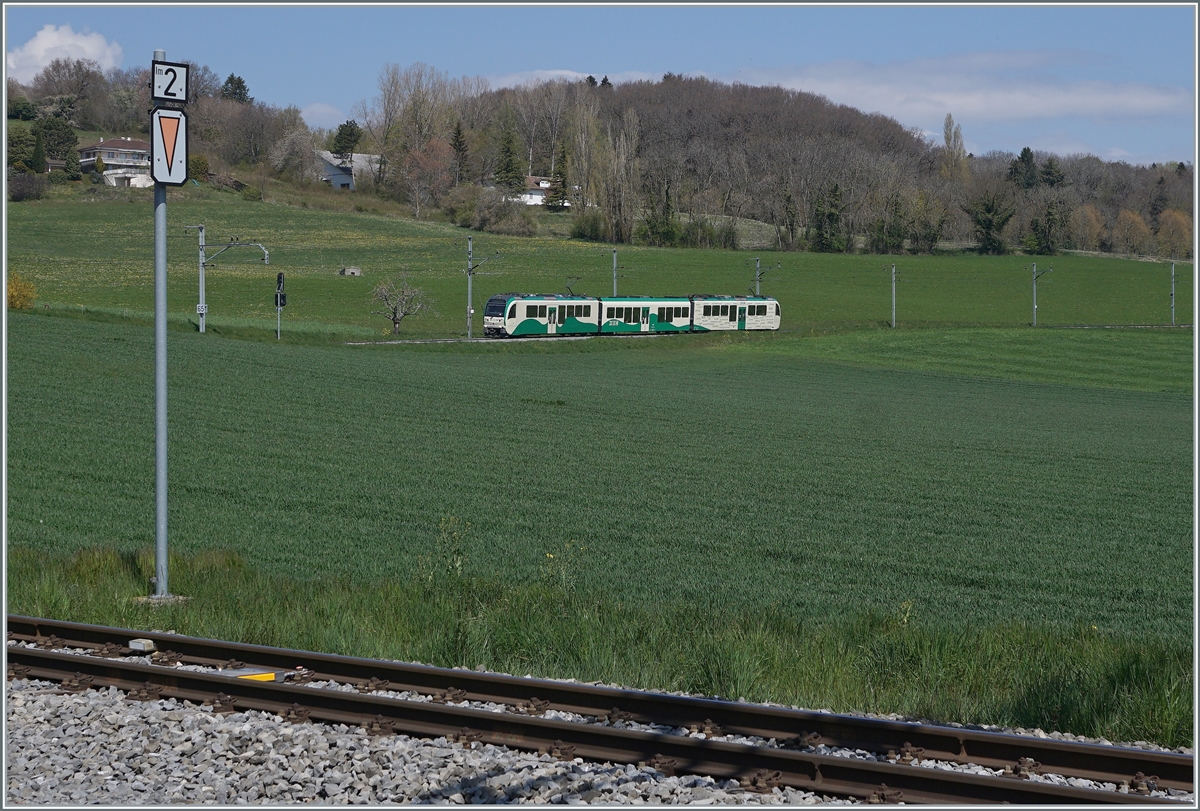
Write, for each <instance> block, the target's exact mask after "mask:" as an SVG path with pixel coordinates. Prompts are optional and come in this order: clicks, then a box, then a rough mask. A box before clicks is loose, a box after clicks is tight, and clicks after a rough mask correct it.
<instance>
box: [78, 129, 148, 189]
mask: <svg viewBox="0 0 1200 811" xmlns="http://www.w3.org/2000/svg"><path fill="white" fill-rule="evenodd" d="M96 158H100V159H101V161H102V162H103V163H104V182H105V183H107V184H108V185H110V186H129V185H139V186H140V185H142V184H144V183H145V180H146V178H149V177H150V144H148V143H146V142H145V141H139V140H137V139H135V138H110V139H109V140H107V141H101V142H100V143H98V144H92V145H91V146H85V147H81V148H80V149H79V168H80V169H82V170H83V171H85V172H93V171H95V169H96ZM142 175H144V176H145V178H143V177H140V176H142ZM133 178H137V180H138V182H137V183H131V180H132V179H133ZM151 184H153V180H151Z"/></svg>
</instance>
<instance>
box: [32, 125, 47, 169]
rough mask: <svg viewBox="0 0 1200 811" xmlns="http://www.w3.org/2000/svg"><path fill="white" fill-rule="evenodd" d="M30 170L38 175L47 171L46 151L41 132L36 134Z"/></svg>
mask: <svg viewBox="0 0 1200 811" xmlns="http://www.w3.org/2000/svg"><path fill="white" fill-rule="evenodd" d="M29 168H30V169H32V170H33V173H34V174H37V175H40V174H41V173H42V172H45V171H46V149H45V146H43V144H42V131H41V130H38V131H37V132H35V133H34V141H33V155H32V156H30V158H29Z"/></svg>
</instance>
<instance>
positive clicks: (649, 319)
mask: <svg viewBox="0 0 1200 811" xmlns="http://www.w3.org/2000/svg"><path fill="white" fill-rule="evenodd" d="M600 304H601V306H602V307H603V308H604V318H603V319H602V320H601V322H600V332H602V333H605V334H609V335H612V334H625V333H630V332H688V331H690V330H691V324H692V302H691V300H690V299H688V298H687V297H686V296H670V297H652V296H622V297H617V298H603V299H601V300H600Z"/></svg>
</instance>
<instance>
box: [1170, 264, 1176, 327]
mask: <svg viewBox="0 0 1200 811" xmlns="http://www.w3.org/2000/svg"><path fill="white" fill-rule="evenodd" d="M1171 326H1175V263H1174V262H1172V263H1171Z"/></svg>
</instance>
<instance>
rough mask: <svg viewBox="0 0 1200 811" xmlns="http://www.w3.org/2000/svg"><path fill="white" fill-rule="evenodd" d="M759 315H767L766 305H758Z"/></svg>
mask: <svg viewBox="0 0 1200 811" xmlns="http://www.w3.org/2000/svg"><path fill="white" fill-rule="evenodd" d="M758 314H759V315H766V314H767V305H765V304H760V305H758Z"/></svg>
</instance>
